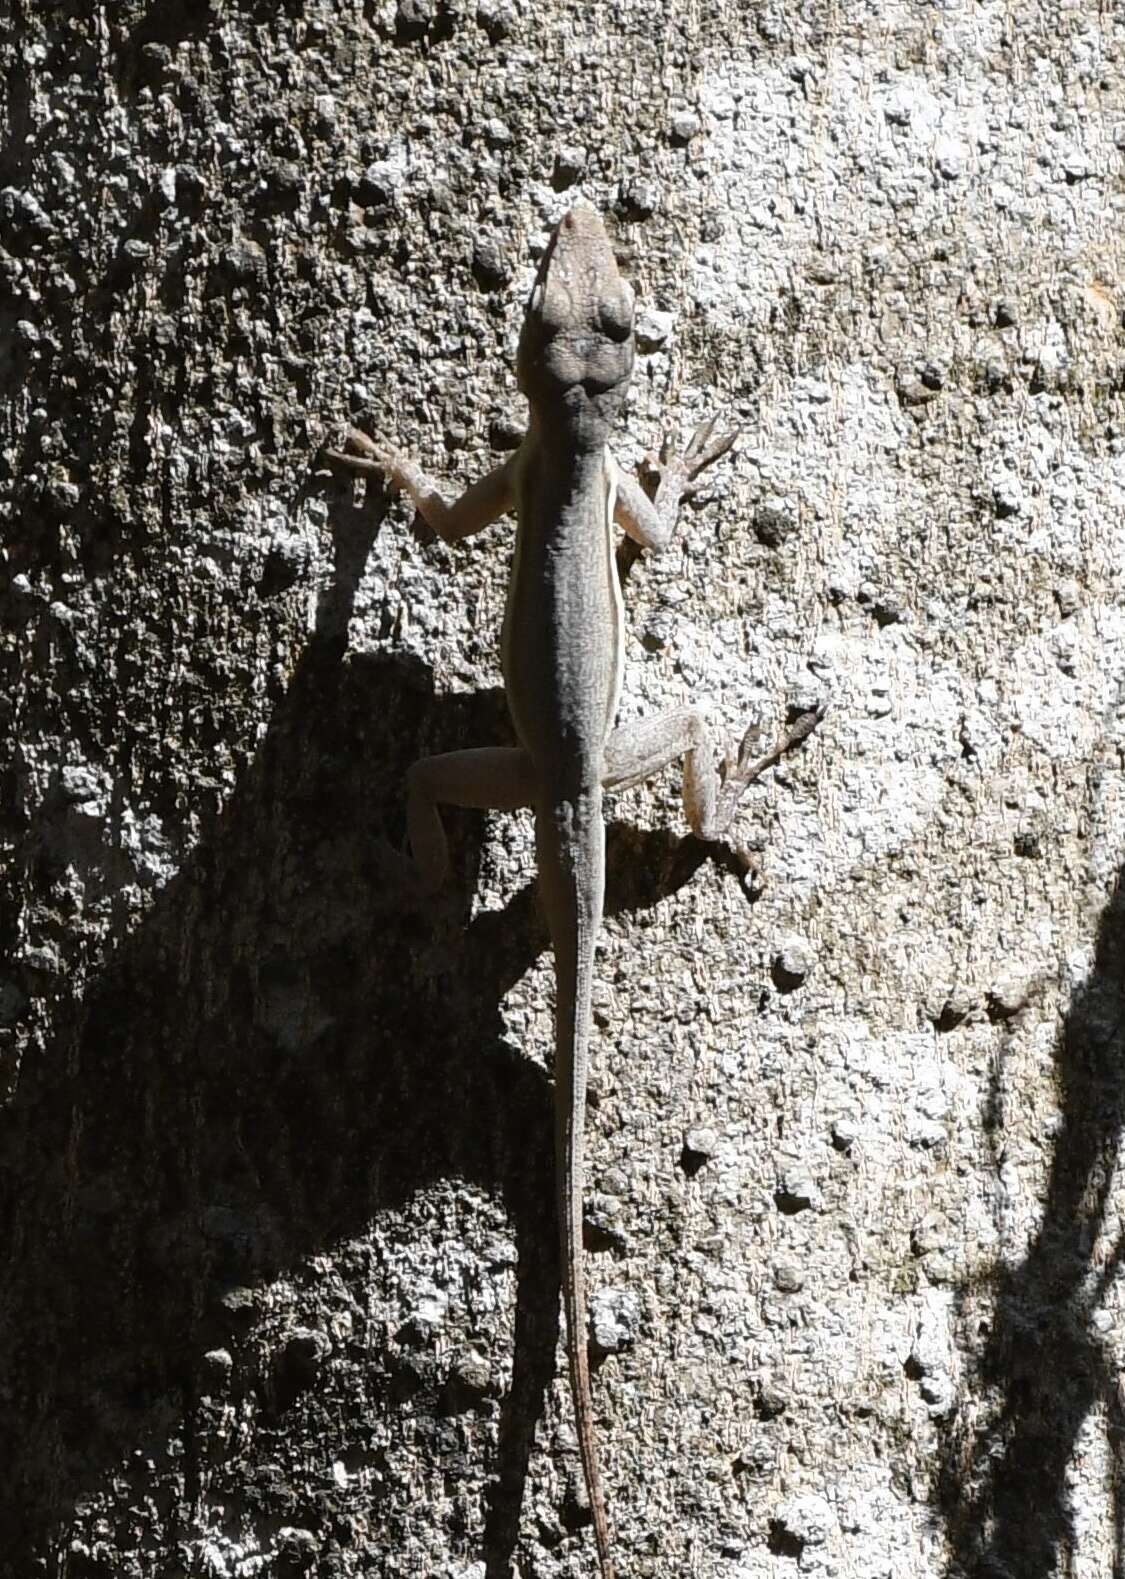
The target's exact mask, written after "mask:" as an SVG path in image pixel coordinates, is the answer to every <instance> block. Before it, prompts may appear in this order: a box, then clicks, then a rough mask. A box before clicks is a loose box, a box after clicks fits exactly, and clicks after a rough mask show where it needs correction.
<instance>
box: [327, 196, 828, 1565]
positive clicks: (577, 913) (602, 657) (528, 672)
mask: <svg viewBox="0 0 1125 1579" xmlns="http://www.w3.org/2000/svg"><path fill="white" fill-rule="evenodd" d="M632 370H633V297H632V292H631V290H630V288H629V286H628V285H627V284H626V282H625V281H624V280H623V279H622V277H621V275H620V274H619V273H618V269H617V263H616V260H615V258H614V255H613V251H612V249H611V247H610V244H609V239H608V237H607V235H606V232H605V229H604V227H603V225H602V221H601V219H600V218H599V216H598V215H597V214H596V213H595V212H594V211H593V210H592V209H590V208H585V207H578V208H573V209H571V210H570V212H569V213H568V214H566V215H565V216H564V217H563V219H562V220H561V221H560V222H559V224H558V226H557V227H556V229H555V231H554V233H553V235H552V237H551V239H550V242H549V244H548V246H547V250H546V252H545V254H544V256H543V260H542V262H541V264H540V266H539V270H538V273H537V275H536V279H535V284H534V287H533V289H532V292H531V299H530V301H529V303H528V307H527V313H526V316H525V318H524V322H523V329H522V332H521V334H520V341H519V350H518V353H517V359H516V371H517V378H518V382H519V387H520V389H521V390H522V391H523V393H524V394H525V395H526V397H527V400H528V403H529V406H530V408H531V409H530V417H529V421H528V426H527V432H526V435H525V437H524V439H523V441H522V443H521V444H520V446H519V448H518V449H517V450H516V451H515V452H514V453H513V454H512V455H511V457H510V458H509V459H508V460H506V461H505V462H504V463H503V465H501V466H498V467H497V468H496V469H495V470H494V471H491V472H489V474H488V475H487V476H486V477H483V478H482V479H481V480H480V481H479V482H477V483H474V484H473V486H472V487H470V488H469V489H468V490H467V491H466V492H465V493H463V494H462V495H461V497H460V498H459V499H457V500H456V501H455V502H454V503H453V504H447V503H446V502H445V500H444V499H443V497H442V495H441V493H440V491H439V488H438V485H437V484H436V483H434V482H433V481H432V480H431V479H430V478H429V477H428V476H427V475H426V474H425V473H424V472H423V471H422V470H421V469H420V468H419V467H418V466H416V465H415V464H414V463H413V462H412V461H409V460H407V459H405V458H404V457H402V456H400V455H398V454H397V453H395V452H394V451H392V450H390V449H388V448H386V447H385V446H384V445H382V444H376V443H373V442H372V440H371V439H369V438H367V437H366V436H365V435H364V434H362V433H359V432H357V431H356V430H354V429H353V430H351V431H350V432H349V435H348V451H349V452H348V453H343V452H340V451H336V450H330V451H328V452H327V458H328V459H329V460H332V461H334V462H337V463H340V464H343V465H346V466H348V467H351V468H353V469H355V470H358V471H363V472H371V473H374V474H375V475H377V476H381V477H382V478H384V479H385V480H386V481H387V482H388V483H389V484H391V485H392V486H393V487H397V488H401V489H404V490H405V491H406V493H407V494H409V496H410V498H411V499H412V500H413V501H414V504H415V506H416V508H417V510H418V513H419V514H420V515H421V517H422V519H423V521H424V522H425V523H426V524H427V525H428V526H429V527H430V528H431V529H432V530H433V531H434V532H436V533H437V534H438V535H439V536H441V537H442V538H444V539H445V541H446V542H448V543H454V542H457V541H458V540H459V539H461V538H463V537H468V536H469V535H470V534H471V533H473V532H478V531H480V530H481V528H482V527H485V526H487V525H489V523H490V522H492V521H494V520H496V518H497V517H498V516H501V515H503V514H505V513H506V512H508V511H514V512H515V515H516V520H517V523H518V524H517V530H516V545H515V556H514V559H513V563H512V573H511V581H510V583H509V587H508V603H507V612H506V615H505V619H504V633H503V660H502V666H503V673H504V685H505V690H506V693H507V699H508V707H509V710H510V712H511V716H512V722H513V724H514V725H515V732H516V736H517V739H518V740H519V744H518V745H517V746H512V747H487V748H482V749H479V750H473V751H454V752H450V753H448V754H447V755H444V756H434V757H425V758H423V759H422V760H421V761H419V762H416V763H415V764H414V765H413V767H412V768H411V769H410V771H409V776H408V782H407V831H408V837H409V841H410V851H411V855H412V857H413V866H414V872H415V876H416V879H417V881H418V883H419V884H420V886H421V888H422V889H424V890H425V891H429V892H432V891H434V890H436V889H437V888H438V887H439V886H440V885H441V883H442V882H443V881H444V880H445V878H446V877H447V876H448V874H449V864H450V863H449V851H448V846H447V843H446V838H445V833H444V830H443V828H442V823H441V818H440V816H439V814H438V807H439V806H440V805H442V804H445V805H453V806H468V807H475V808H479V809H495V810H514V809H515V808H517V807H520V806H529V807H531V808H532V809H533V811H534V814H535V848H536V858H537V862H538V868H539V888H540V895H541V899H542V904H543V908H544V910H545V912H546V917H547V925H548V929H549V931H550V935H551V941H552V944H553V946H554V954H555V974H556V1011H555V1038H556V1042H555V1159H556V1170H557V1181H558V1182H557V1195H558V1225H559V1241H560V1254H561V1268H562V1288H563V1305H564V1308H565V1313H566V1351H567V1361H568V1366H569V1371H570V1386H571V1393H572V1395H573V1400H574V1413H575V1419H576V1423H577V1430H578V1442H579V1449H580V1453H581V1458H582V1468H583V1473H584V1476H585V1482H586V1488H587V1493H588V1496H589V1501H590V1508H591V1511H592V1515H593V1525H594V1539H595V1542H596V1544H597V1552H598V1562H599V1565H600V1572H601V1576H602V1579H613V1559H612V1556H611V1553H610V1537H609V1523H608V1520H607V1517H606V1505H605V1494H604V1492H603V1489H602V1482H601V1475H600V1472H599V1469H598V1458H597V1449H596V1446H595V1440H594V1414H593V1405H592V1402H591V1397H590V1375H589V1365H588V1358H587V1337H586V1293H585V1279H584V1275H583V1266H582V1193H583V1174H582V1155H583V1133H584V1123H585V1111H586V1072H587V1067H588V1059H589V1041H590V1000H591V978H592V973H593V964H594V944H595V940H596V938H597V935H598V928H599V926H600V924H601V917H602V900H603V893H604V888H605V828H604V824H603V821H602V797H603V795H604V793H605V791H607V790H619V789H624V788H625V787H626V786H628V785H631V784H636V783H639V782H640V781H641V780H642V779H646V778H649V777H650V776H651V775H652V774H654V773H657V772H658V771H659V770H660V769H661V768H663V767H665V766H666V765H667V764H668V763H670V762H672V761H673V760H674V759H675V758H678V757H682V758H683V759H684V776H683V800H684V810H685V813H686V815H687V820H688V823H689V825H690V827H691V830H692V832H693V833H694V834H695V835H696V836H697V837H698V838H700V839H705V840H719V839H721V838H722V837H723V835H724V834H725V833H726V831H727V829H728V828H729V827H730V824H731V820H732V818H733V817H734V814H735V811H736V809H737V807H738V802H739V798H740V797H741V795H742V793H743V791H744V789H745V788H746V786H747V784H749V783H751V782H752V780H753V779H755V778H757V777H758V775H759V774H760V773H761V772H763V771H764V769H765V768H767V767H769V766H770V765H771V764H772V763H773V762H776V761H777V760H778V759H779V757H780V756H781V755H782V754H783V753H784V752H785V751H787V750H788V749H789V748H790V747H791V746H794V745H796V744H797V743H798V741H800V740H802V739H804V737H805V736H806V735H807V734H808V733H809V731H810V730H811V729H812V728H813V727H814V725H815V724H816V723H817V722H818V720H819V718H820V716H821V715H820V712H819V711H816V712H812V713H808V714H805V715H804V716H803V717H802V718H801V719H800V720H799V721H798V722H797V724H796V726H795V727H794V729H793V730H792V731H791V732H790V734H789V735H788V736H786V737H785V738H784V739H783V740H782V741H781V742H780V743H779V744H778V745H777V746H775V747H774V749H773V750H772V751H770V752H769V753H767V755H766V756H764V757H760V758H758V759H757V760H754V759H753V758H752V755H751V735H750V734H749V733H748V734H747V736H746V738H745V739H744V740H743V742H742V745H741V747H740V749H739V751H738V753H737V755H736V756H735V757H734V758H733V759H730V758H728V759H727V761H726V762H725V764H724V766H723V768H722V770H721V771H720V770H717V769H716V766H715V752H714V747H713V743H712V738H711V734H710V731H709V729H708V726H707V723H706V720H705V717H704V714H703V712H702V711H701V710H700V709H699V708H698V707H694V706H685V707H678V708H675V709H674V710H673V711H671V712H669V713H666V714H664V715H662V716H660V717H657V718H653V719H648V720H645V721H643V722H641V723H634V724H626V725H622V726H621V727H618V728H615V727H614V723H615V718H616V714H617V704H618V699H619V696H620V692H621V676H622V663H623V656H624V642H623V636H622V623H623V612H622V601H621V588H620V583H619V581H618V576H617V570H616V566H615V562H614V533H613V525H614V522H616V523H617V524H618V525H619V526H620V527H622V528H623V529H624V530H625V532H626V533H627V534H628V535H629V536H630V537H631V538H632V539H634V541H635V542H637V543H638V544H640V546H641V547H642V548H648V549H653V550H659V549H661V548H663V547H664V546H665V545H666V544H667V542H668V541H669V539H670V537H671V535H672V531H673V529H674V527H675V523H676V516H677V513H678V510H679V505H680V502H681V500H683V499H686V498H689V497H690V496H691V494H692V493H693V492H694V491H695V489H696V487H697V483H696V479H697V478H698V477H699V474H700V473H701V472H702V471H703V470H704V468H705V467H707V466H710V465H711V464H712V462H713V461H716V460H718V459H719V457H720V456H721V455H724V454H725V453H726V452H727V451H728V450H729V449H730V447H731V445H732V444H733V442H734V437H735V435H733V434H730V435H724V436H722V437H720V438H717V439H716V438H713V433H714V427H715V423H714V421H713V420H712V421H711V422H708V423H704V424H703V425H702V426H701V427H700V428H699V429H697V431H696V433H695V434H694V436H693V438H692V439H691V442H690V443H689V444H688V446H687V448H686V450H685V452H684V454H683V455H682V456H677V455H671V454H669V453H668V451H667V448H665V451H664V452H663V453H662V455H661V465H660V472H659V478H660V480H659V484H658V486H657V489H656V493H655V497H654V498H652V499H649V497H648V495H647V494H646V493H645V492H644V491H643V489H642V488H641V486H640V484H639V483H638V482H637V481H635V480H634V479H633V478H631V477H628V476H626V475H624V474H623V473H622V472H621V471H619V470H618V467H617V465H616V464H615V462H614V459H613V456H612V455H611V453H610V451H609V448H608V439H609V434H610V430H611V428H612V426H613V423H614V420H615V418H616V417H617V415H618V413H619V412H620V410H621V406H622V403H623V401H624V397H625V392H626V389H627V387H628V384H629V379H630V376H631V374H632Z"/></svg>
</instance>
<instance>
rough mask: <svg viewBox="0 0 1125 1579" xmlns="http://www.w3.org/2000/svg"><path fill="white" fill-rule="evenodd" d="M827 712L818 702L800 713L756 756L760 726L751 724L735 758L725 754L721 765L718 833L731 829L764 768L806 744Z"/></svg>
mask: <svg viewBox="0 0 1125 1579" xmlns="http://www.w3.org/2000/svg"><path fill="white" fill-rule="evenodd" d="M827 711H828V706H827V703H825V702H818V703H817V704H816V706H815V707H811V708H810V709H809V710H808V712H807V713H801V714H800V716H799V717H798V718H797V720H796V722H795V723H794V724H793V726H792V727H791V728H790V729H788V730H787V731H786V732H785V734H784V735H782V736H781V738H780V739H779V740H777V741H775V743H774V744H773V745H772V746H771V747H770V749H769V750H768V751H766V752H763V753H762V754H761V755H758V754H757V753H758V750H759V747H760V746H761V743H762V730H761V727H760V726H759V725H757V724H751V726H750V728H749V729H748V730H747V731H746V733H745V734H744V735H743V737H742V740H741V741H740V743H739V747H738V754H737V756H731V755H729V754H728V756H727V759H726V761H725V762H724V763H723V767H722V780H723V782H722V788H721V789H720V791H719V808H718V816H717V818H716V821H717V823H718V824H719V827H720V830H721V831H722V830H725V829H726V828H727V827H728V826H729V825H730V822H731V820H732V819H733V817H734V814H735V811H736V810H737V807H738V803H739V801H740V800H741V799H742V794H743V791H744V790H745V789H746V787H747V785H749V784H753V782H754V780H755V779H759V778H761V776H762V774H763V773H764V772H765V771H766V769H767V768H772V767H773V765H774V764H775V763H776V762H780V761H781V759H782V757H784V756H787V755H788V753H789V752H790V751H793V750H795V749H796V747H797V746H799V745H800V744H801V742H802V741H804V740H807V739H808V737H809V736H810V735H811V734H812V732H813V730H814V729H815V728H816V726H817V724H819V723H820V721H821V719H822V718H823V717H824V715H825V713H826V712H827Z"/></svg>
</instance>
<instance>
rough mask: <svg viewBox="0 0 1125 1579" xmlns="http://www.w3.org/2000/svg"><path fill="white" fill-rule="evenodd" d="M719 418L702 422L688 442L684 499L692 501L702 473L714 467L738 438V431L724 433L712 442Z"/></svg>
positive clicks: (684, 462)
mask: <svg viewBox="0 0 1125 1579" xmlns="http://www.w3.org/2000/svg"><path fill="white" fill-rule="evenodd" d="M718 421H719V419H718V416H717V415H716V416H713V417H708V418H707V419H706V420H705V421H703V422H701V423H700V424H699V426H698V427H697V428H696V430H695V432H694V433H693V434H692V436H691V438H690V440H689V441H688V447H687V449H686V450H685V451H684V458H683V465H684V468H685V470H686V471H687V475H688V481H687V486H686V487H685V488H684V493H683V497H684V498H685V499H690V498H691V496H692V495H693V494H694V493H696V492H697V491H698V486H699V485H698V483H697V481H696V479H697V478H698V476H699V474H700V472H703V471H706V469H707V467H708V466H713V465H714V463H715V462H716V461H717V460H720V459H721V458H722V457H723V456H724V455H725V454H726V453H727V451H728V450H729V449H730V448H731V447H732V446H733V444H734V442H735V440H736V439H737V438H738V429H737V428H735V429H734V431H733V432H731V433H722V434H720V435H719V437H718V438H717V439H715V440H714V442H712V439H711V435H712V434H713V433H714V431H715V428H716V426H717V424H718Z"/></svg>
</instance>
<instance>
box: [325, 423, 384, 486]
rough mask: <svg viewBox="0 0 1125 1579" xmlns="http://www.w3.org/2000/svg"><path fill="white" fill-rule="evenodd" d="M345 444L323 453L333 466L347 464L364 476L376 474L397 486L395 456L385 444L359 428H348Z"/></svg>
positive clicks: (350, 468) (350, 469) (351, 469)
mask: <svg viewBox="0 0 1125 1579" xmlns="http://www.w3.org/2000/svg"><path fill="white" fill-rule="evenodd" d="M344 444H345V448H344V449H342V450H330V449H325V450H322V451H321V454H322V455H323V457H324V459H325V460H326V461H329V462H330V463H331V464H332V465H333V466H345V467H347V469H348V470H349V471H354V472H361V473H362V474H363V475H364V476H371V475H374V476H376V477H380V478H382V479H383V481H384V482H387V483H389V484H390V485H391V486H392V487H395V486H397V484H396V480H395V475H394V473H395V458H394V455H393V454H392V453H391V451H390V450H389V449H388V448H387V446H386V445H385V444H380V443H378V442H377V441H376V440H375V439H369V438H368V437H367V434H366V433H361V432H360V431H359V429H358V428H349V429H348V434H347V438H346V439H345V440H344Z"/></svg>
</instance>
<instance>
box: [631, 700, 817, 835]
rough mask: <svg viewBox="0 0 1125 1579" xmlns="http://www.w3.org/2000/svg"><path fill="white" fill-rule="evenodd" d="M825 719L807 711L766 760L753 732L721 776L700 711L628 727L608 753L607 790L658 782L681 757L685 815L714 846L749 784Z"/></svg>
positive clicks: (687, 709)
mask: <svg viewBox="0 0 1125 1579" xmlns="http://www.w3.org/2000/svg"><path fill="white" fill-rule="evenodd" d="M823 716H824V710H823V709H822V708H818V709H814V710H813V711H812V712H810V713H804V714H802V716H801V717H800V718H799V719H798V720H797V722H796V724H795V725H794V726H793V728H792V729H791V730H789V732H788V733H787V734H785V735H783V736H782V738H781V739H780V740H779V741H778V742H777V744H776V745H774V746H773V747H771V749H770V750H769V751H767V752H766V753H765V754H764V755H762V756H757V757H756V756H755V755H754V750H755V746H756V743H757V732H756V731H755V730H753V729H750V730H747V732H746V734H745V735H744V736H743V738H742V743H741V745H740V747H739V750H738V754H737V756H735V757H734V758H728V759H727V761H726V762H725V763H724V765H723V769H722V771H721V772H720V771H719V770H718V769H717V768H716V766H715V747H714V740H713V736H712V733H711V729H710V726H709V725H708V723H707V720H706V718H705V717H704V714H703V711H702V709H701V708H698V707H677V708H674V709H673V710H672V711H671V712H668V713H661V714H660V715H659V716H658V717H656V718H646V719H642V720H641V721H640V722H639V723H634V724H623V725H622V726H621V727H620V728H619V729H615V730H614V732H613V734H612V735H611V736H610V737H609V741H608V743H607V745H606V749H605V770H604V773H603V777H602V784H603V787H604V788H605V789H607V790H615V789H627V788H628V787H629V786H630V785H632V784H640V783H642V782H643V781H644V780H645V779H648V778H652V777H653V775H654V774H656V773H659V771H660V770H661V768H664V767H667V766H668V764H669V763H670V762H674V761H676V759H677V758H678V757H682V758H683V759H684V789H683V794H684V814H685V816H686V817H687V820H688V825H689V827H690V828H691V831H692V833H694V834H695V836H696V838H697V839H705V840H707V841H708V842H710V843H714V842H716V841H717V840H719V839H722V838H723V836H724V835H725V834H726V832H727V829H728V828H729V827H730V825H731V823H732V822H733V821H734V816H735V813H736V812H737V810H738V803H739V801H740V800H741V799H742V795H743V793H744V791H745V790H746V788H747V786H748V785H750V784H752V783H753V782H754V780H755V779H757V778H760V777H761V775H762V774H763V773H764V772H765V771H766V769H767V768H769V767H772V766H773V764H774V763H775V762H778V761H780V760H781V758H782V757H783V756H784V755H785V753H786V752H787V751H791V750H792V749H793V748H794V746H797V745H799V744H800V742H801V741H802V740H804V739H805V737H806V736H807V735H809V734H811V732H812V730H813V729H814V728H815V727H816V725H817V724H818V723H819V722H820V720H821V718H823Z"/></svg>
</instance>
